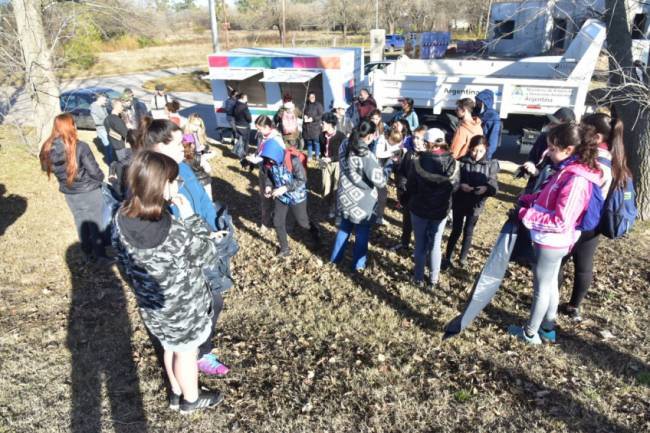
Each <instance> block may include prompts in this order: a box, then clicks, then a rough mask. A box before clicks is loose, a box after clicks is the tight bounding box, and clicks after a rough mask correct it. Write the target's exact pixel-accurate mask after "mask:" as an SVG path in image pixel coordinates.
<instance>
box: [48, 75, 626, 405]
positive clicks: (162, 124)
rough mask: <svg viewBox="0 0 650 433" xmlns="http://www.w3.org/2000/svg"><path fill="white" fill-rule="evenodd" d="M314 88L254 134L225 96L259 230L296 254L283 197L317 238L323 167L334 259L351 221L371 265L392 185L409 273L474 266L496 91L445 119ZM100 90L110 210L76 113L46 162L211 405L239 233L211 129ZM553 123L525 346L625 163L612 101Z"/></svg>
mask: <svg viewBox="0 0 650 433" xmlns="http://www.w3.org/2000/svg"><path fill="white" fill-rule="evenodd" d="M317 99H318V98H317V95H316V94H315V93H308V95H307V97H306V103H305V105H304V107H301V109H299V108H298V107H296V104H295V102H294V100H293V98H292V97H291V95H285V96H284V97H283V101H282V104H281V107H280V109H279V110H278V111H277V113H276V114H275V116H273V117H269V116H259V117H257V118H256V119H255V121H254V122H253V124H254V128H255V135H254V136H253V134H252V133H251V129H250V128H251V122H252V120H253V119H252V117H251V113H250V110H249V109H248V106H247V96H246V94H244V93H238V92H235V91H233V92H231V94H230V95H229V99H228V100H227V101H226V102H225V103H224V111H225V113H226V116H227V119H228V123H229V125H230V127H231V129H232V131H233V134H234V136H235V137H236V138H237V140H236V142H237V144H236V146H239V147H240V151H239V152H235V153H236V154H238V156H239V157H240V158H241V162H242V164H243V165H245V166H246V167H248V168H250V169H251V170H255V169H257V170H258V176H259V177H258V179H259V183H258V186H259V197H258V198H257V199H258V200H259V206H260V220H259V226H260V230H261V231H262V232H266V231H269V230H272V229H273V230H275V233H276V236H277V241H278V248H277V256H278V257H281V258H284V257H287V256H289V255H291V249H290V244H289V240H288V235H287V217H288V214H289V213H291V214H292V215H293V217H294V219H295V221H296V223H297V225H298V226H299V227H301V228H303V229H304V230H305V231H307V232H308V233H309V238H310V243H311V244H312V246H313V247H314V248H319V247H321V246H322V243H323V238H322V230H321V227H320V225H321V222H319V221H318V220H317V218H315V215H313V214H310V206H308V197H309V194H308V189H309V187H310V186H311V184H310V183H308V173H309V171H310V170H309V168H312V169H317V170H320V172H321V173H320V174H321V180H322V182H321V185H320V186H319V187H320V190H319V191H318V192H319V193H320V195H321V196H322V199H323V201H324V204H325V205H326V208H327V217H328V218H330V219H332V220H334V222H335V224H336V227H337V232H336V235H335V238H334V243H333V245H332V246H331V253H330V255H329V257H330V261H331V262H332V263H333V264H337V265H338V264H340V263H342V262H343V261H344V258H345V251H346V247H347V244H348V242H349V239H350V235H351V234H353V233H354V248H353V252H352V263H351V268H352V271H353V272H360V273H363V272H365V271H366V268H367V267H368V244H369V239H370V233H371V231H372V230H373V229H375V228H376V227H377V226H381V225H383V224H386V219H385V218H384V212H385V209H386V207H387V205H388V201H387V197H388V196H389V193H390V191H391V189H392V188H395V192H396V195H397V204H396V205H395V206H396V209H397V210H399V211H400V212H401V214H402V227H401V229H402V234H401V238H400V242H399V243H398V244H397V245H395V246H394V247H392V249H393V250H402V251H410V248H411V243H412V240H413V250H412V257H413V273H412V282H413V284H414V285H417V286H419V287H421V288H429V289H430V290H435V289H437V288H439V287H440V286H439V285H438V283H439V278H440V274H441V272H445V271H446V270H447V269H448V268H450V267H455V266H460V267H464V266H466V263H467V258H468V255H469V252H470V250H471V245H472V236H473V233H474V231H475V229H476V226H477V224H478V221H479V218H480V214H481V212H482V211H483V209H484V207H485V203H486V201H487V200H488V199H489V198H490V197H493V196H495V195H496V194H497V192H498V188H499V186H498V182H497V173H498V172H499V164H498V161H497V160H496V159H494V158H493V156H494V152H495V150H496V149H497V147H498V145H499V140H500V136H501V123H500V120H499V117H498V113H496V111H495V110H494V108H493V103H494V95H493V93H492V92H491V91H490V90H485V91H483V92H481V93H479V94H478V95H477V96H476V98H475V99H469V98H464V99H460V100H459V101H458V103H457V110H456V114H457V117H458V125H457V127H456V129H455V132H453V134H452V133H451V132H448V131H446V130H443V129H439V128H427V127H426V126H424V125H422V124H420V122H419V119H418V115H417V113H416V111H415V109H414V103H413V100H412V99H410V98H403V99H401V100H400V109H399V110H398V111H397V112H396V113H395V114H394V115H393V116H391V118H390V120H389V121H388V122H387V123H385V117H384V114H383V113H382V111H381V110H380V109H379V107H377V104H376V102H375V100H374V99H373V98H372V95H370V93H369V92H368V91H367V90H366V89H362V90H361V92H360V94H359V97H358V99H357V100H356V101H355V102H354V103H353V104H352V105H350V106H348V104H346V103H344V102H340V101H338V102H335V103H334V104H333V106H332V110H331V111H326V110H324V108H323V105H322V103H321V102H320V101H318V100H317ZM108 102H109V101H107V98H106V96H105V95H98V96H97V100H96V102H95V103H94V104H93V107H92V112H93V118H94V119H95V122H96V124H97V136H98V138H99V139H100V140H101V142H102V144H103V145H104V150H105V151H104V156H105V158H106V161H107V163H109V164H110V167H111V170H110V177H111V182H112V183H113V186H114V190H113V196H114V197H116V201H117V202H118V206H119V208H117V210H116V212H114V216H113V217H112V219H111V218H109V219H108V220H107V218H106V212H105V207H106V205H105V204H104V203H106V200H105V196H106V194H105V193H104V192H103V190H102V188H104V185H105V184H104V182H103V181H104V175H103V173H102V171H101V170H100V168H99V166H98V164H97V162H96V160H95V158H94V157H93V154H92V152H91V151H90V148H89V146H88V145H87V144H86V143H84V142H82V141H79V140H78V138H77V133H76V128H75V125H74V121H73V118H72V116H71V115H70V114H67V113H64V114H61V115H59V116H57V118H56V119H55V121H54V127H53V130H52V134H51V136H50V138H49V139H48V140H47V141H46V143H45V145H44V146H43V148H42V151H41V155H40V158H41V162H42V166H43V168H44V170H46V171H47V173H48V175H49V174H50V173H53V174H54V175H55V177H56V178H57V180H58V181H59V185H60V191H61V192H62V193H63V194H64V196H65V199H66V201H67V203H68V206H69V208H70V210H71V212H72V214H73V216H74V219H75V223H76V226H77V230H78V233H79V237H80V240H81V249H82V251H83V253H84V254H85V256H86V257H87V259H88V261H89V262H93V263H97V264H99V265H101V266H106V265H110V264H111V263H112V262H113V260H114V259H112V258H109V257H108V256H107V254H106V249H105V248H106V245H107V234H106V233H107V231H110V234H111V236H112V243H113V246H114V249H115V251H116V252H117V257H118V258H119V261H120V264H121V265H122V267H123V269H124V271H125V275H127V277H128V280H129V282H130V284H131V285H132V287H133V290H134V292H135V294H136V298H137V301H138V305H139V308H140V313H141V316H142V319H143V321H144V323H145V325H146V326H147V329H148V330H149V331H150V333H151V334H152V336H153V338H154V339H155V340H156V341H157V342H159V343H160V344H161V345H162V347H163V349H164V359H163V362H162V363H163V365H164V368H165V371H166V373H167V378H168V382H169V386H170V403H169V404H170V408H172V409H175V410H180V411H181V412H183V413H189V412H192V411H195V410H198V409H202V408H207V407H212V406H215V405H217V404H218V403H219V402H220V401H221V400H222V396H221V394H220V393H218V392H207V391H201V390H200V389H199V388H198V373H199V371H200V372H202V373H204V374H209V375H225V374H227V373H228V370H229V368H228V367H227V366H226V365H224V364H223V363H222V362H221V361H220V360H218V359H217V358H216V356H215V355H214V354H212V353H211V350H212V338H213V335H214V328H215V323H216V320H217V317H218V316H219V312H220V310H221V308H222V304H223V298H222V295H223V293H224V292H225V291H226V290H228V289H229V288H230V286H231V285H232V280H231V278H230V273H229V266H228V265H229V259H230V258H231V257H232V256H233V255H234V254H235V253H236V251H237V246H236V242H235V241H234V229H233V226H232V224H231V223H230V221H229V220H228V218H227V212H224V208H223V207H222V206H221V205H220V204H219V203H215V202H214V201H213V196H212V190H211V176H210V172H211V165H210V164H209V163H206V160H207V159H208V158H210V157H211V156H212V155H214V153H213V152H212V151H211V150H210V145H211V144H214V143H213V142H212V141H211V139H209V138H208V137H207V134H206V131H205V125H204V123H203V121H202V119H201V118H200V116H198V115H194V114H192V115H190V116H189V117H188V118H187V119H185V118H183V117H181V116H180V115H179V114H178V111H179V110H178V103H177V102H176V101H175V100H173V99H170V98H168V96H167V95H166V94H165V92H164V88H162V87H160V86H157V87H156V93H155V94H154V96H153V98H152V101H151V103H150V104H149V106H148V107H147V106H146V105H145V104H143V103H142V102H140V101H139V100H137V98H134V97H133V94H132V92H128V91H125V92H124V94H123V95H122V97H121V98H119V99H117V100H114V101H110V113H109V110H108V109H107V106H108V105H109V104H108ZM549 121H550V123H549V124H548V126H547V127H545V129H544V131H543V133H542V134H541V135H540V137H539V139H538V141H537V142H536V143H535V145H534V146H533V149H532V150H531V152H530V155H529V161H528V162H526V163H525V164H524V165H523V166H522V171H523V172H525V173H526V174H527V175H528V176H529V177H530V180H529V184H528V187H527V189H526V193H525V194H523V195H521V196H520V197H519V198H518V201H517V206H516V209H514V211H513V215H515V218H518V220H519V221H520V223H521V224H522V226H523V227H525V228H526V229H528V231H529V235H530V239H531V245H532V247H533V248H534V251H535V257H536V260H535V261H534V263H533V264H532V270H533V282H532V286H533V303H532V308H531V314H530V319H529V320H528V322H527V323H526V324H525V325H523V326H515V325H512V326H510V328H508V330H509V332H510V333H511V334H512V335H514V336H516V337H518V338H519V339H521V340H522V341H524V342H527V343H530V344H540V343H541V342H542V341H547V342H554V341H555V340H556V334H555V318H556V314H557V311H558V307H559V281H560V280H561V279H562V275H563V272H562V269H563V266H564V264H565V263H566V262H567V261H568V260H571V259H573V261H574V264H575V267H574V269H575V271H574V273H575V277H574V283H573V293H572V295H571V300H570V301H569V303H568V304H567V305H565V306H563V311H564V312H566V313H567V314H568V315H569V316H570V317H571V318H572V319H573V320H580V319H581V316H580V310H579V309H580V306H581V303H582V301H583V299H584V298H585V294H586V292H587V291H588V288H589V286H590V284H591V281H592V278H593V274H592V271H593V256H594V253H595V251H596V249H597V246H598V243H599V232H598V228H597V224H596V225H594V222H593V215H596V214H597V213H598V212H599V209H597V206H599V205H600V206H601V207H602V205H603V201H604V198H606V197H607V196H608V194H609V192H610V190H611V189H613V188H620V187H622V186H623V185H624V184H625V182H626V181H627V180H628V179H629V178H630V172H629V170H628V168H627V165H626V160H625V155H624V150H623V125H622V122H621V121H620V120H619V119H617V118H616V117H615V116H612V115H610V114H606V113H598V114H591V115H586V116H585V117H583V119H582V120H581V121H580V122H579V123H578V122H576V119H575V115H574V113H573V112H572V111H571V110H570V109H568V108H564V109H561V110H558V112H556V113H555V114H554V115H553V116H549ZM303 146H304V147H303ZM215 193H216V194H215V195H217V196H218V195H219V191H215ZM599 197H600V198H599ZM226 199H227V198H226ZM224 215H226V216H225V217H224ZM449 220H451V233H450V235H449V239H448V241H447V245H446V249H444V254H443V245H442V244H443V233H444V230H445V227H446V226H447V223H448V221H449ZM108 228H111V230H107V229H108ZM461 235H462V242H461V247H460V252H459V254H458V261H457V262H456V261H455V260H454V256H455V251H456V244H457V243H458V240H459V239H460V238H461ZM427 268H428V275H426V274H427Z"/></svg>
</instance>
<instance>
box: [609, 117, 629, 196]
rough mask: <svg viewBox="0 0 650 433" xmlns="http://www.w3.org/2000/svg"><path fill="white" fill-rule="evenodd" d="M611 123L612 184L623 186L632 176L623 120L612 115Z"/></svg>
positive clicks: (616, 186) (615, 186) (617, 186)
mask: <svg viewBox="0 0 650 433" xmlns="http://www.w3.org/2000/svg"><path fill="white" fill-rule="evenodd" d="M610 125H611V133H610V135H609V151H610V153H611V154H612V185H613V186H614V188H623V187H625V182H626V181H627V179H628V178H630V177H632V173H631V172H630V169H629V168H628V166H627V158H626V157H625V145H624V144H623V132H624V127H623V121H622V120H621V119H618V118H616V117H612V120H611V123H610Z"/></svg>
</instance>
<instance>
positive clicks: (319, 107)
mask: <svg viewBox="0 0 650 433" xmlns="http://www.w3.org/2000/svg"><path fill="white" fill-rule="evenodd" d="M302 114H303V117H302V119H303V120H302V138H303V140H305V141H306V140H318V136H319V135H320V133H321V120H322V118H323V104H321V103H320V102H314V103H311V102H307V103H306V104H305V109H304V110H303V113H302ZM305 116H309V117H311V118H312V119H313V120H312V121H311V122H305Z"/></svg>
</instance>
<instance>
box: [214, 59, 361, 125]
mask: <svg viewBox="0 0 650 433" xmlns="http://www.w3.org/2000/svg"><path fill="white" fill-rule="evenodd" d="M208 67H209V71H210V74H209V80H210V82H211V85H212V95H213V103H214V109H215V115H216V117H217V125H218V127H221V128H228V127H229V125H228V122H227V120H226V116H225V113H224V112H223V108H222V107H223V103H224V101H225V100H226V99H227V97H228V90H229V88H232V89H235V90H238V91H241V92H245V93H247V94H248V95H249V108H250V110H251V114H253V117H256V116H259V115H262V114H267V115H269V114H274V113H275V112H276V111H277V109H278V108H279V107H280V105H281V103H282V94H283V92H288V93H292V92H295V93H298V94H299V95H298V97H294V100H295V101H298V103H297V105H298V106H299V108H302V107H301V104H302V99H303V93H305V92H306V89H309V90H310V91H311V90H314V91H316V93H317V95H319V97H320V98H322V100H321V102H322V103H323V106H324V107H325V109H328V108H329V107H331V106H332V104H333V103H334V102H335V101H337V102H338V101H346V102H348V103H349V102H351V101H352V97H353V96H354V94H355V92H358V90H359V89H356V87H355V86H356V85H357V84H358V83H361V82H362V78H363V77H362V71H363V50H362V48H240V49H235V50H231V51H226V52H219V53H215V54H211V55H209V56H208ZM253 120H254V119H253Z"/></svg>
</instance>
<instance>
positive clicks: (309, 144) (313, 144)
mask: <svg viewBox="0 0 650 433" xmlns="http://www.w3.org/2000/svg"><path fill="white" fill-rule="evenodd" d="M305 147H306V148H307V159H308V160H309V159H311V151H312V149H314V158H319V157H320V142H319V141H318V140H305Z"/></svg>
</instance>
